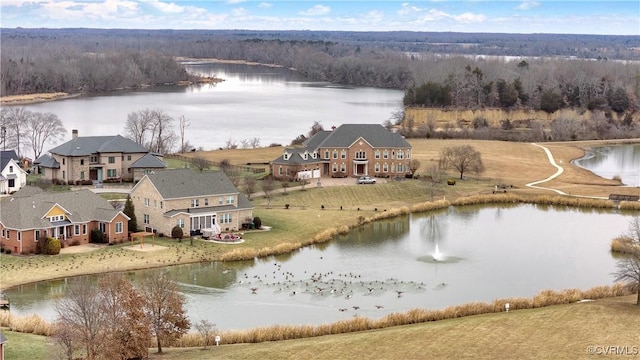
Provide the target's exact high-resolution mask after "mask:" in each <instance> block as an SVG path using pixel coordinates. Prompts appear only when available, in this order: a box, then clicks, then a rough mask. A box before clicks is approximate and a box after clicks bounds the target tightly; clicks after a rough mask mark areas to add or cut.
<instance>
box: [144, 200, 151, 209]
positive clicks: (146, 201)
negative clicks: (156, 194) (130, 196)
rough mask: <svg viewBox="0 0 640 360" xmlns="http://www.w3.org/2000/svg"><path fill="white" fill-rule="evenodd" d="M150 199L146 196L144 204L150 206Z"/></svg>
mask: <svg viewBox="0 0 640 360" xmlns="http://www.w3.org/2000/svg"><path fill="white" fill-rule="evenodd" d="M149 204H150V201H149V198H144V206H146V207H149Z"/></svg>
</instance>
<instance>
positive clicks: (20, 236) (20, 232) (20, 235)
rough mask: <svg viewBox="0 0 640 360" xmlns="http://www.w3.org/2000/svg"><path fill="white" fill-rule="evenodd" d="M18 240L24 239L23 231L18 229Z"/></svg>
mask: <svg viewBox="0 0 640 360" xmlns="http://www.w3.org/2000/svg"><path fill="white" fill-rule="evenodd" d="M18 241H22V231H18Z"/></svg>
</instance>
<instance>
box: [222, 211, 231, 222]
mask: <svg viewBox="0 0 640 360" xmlns="http://www.w3.org/2000/svg"><path fill="white" fill-rule="evenodd" d="M231 222H233V216H232V214H231V213H227V214H222V215H221V216H220V224H229V223H231Z"/></svg>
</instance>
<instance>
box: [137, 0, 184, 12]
mask: <svg viewBox="0 0 640 360" xmlns="http://www.w3.org/2000/svg"><path fill="white" fill-rule="evenodd" d="M145 2H146V3H147V4H149V5H151V6H153V7H154V8H156V9H157V10H159V11H161V12H163V13H171V14H179V13H182V12H184V11H185V8H184V7H183V6H180V5H177V4H176V3H166V2H162V1H159V0H149V1H145Z"/></svg>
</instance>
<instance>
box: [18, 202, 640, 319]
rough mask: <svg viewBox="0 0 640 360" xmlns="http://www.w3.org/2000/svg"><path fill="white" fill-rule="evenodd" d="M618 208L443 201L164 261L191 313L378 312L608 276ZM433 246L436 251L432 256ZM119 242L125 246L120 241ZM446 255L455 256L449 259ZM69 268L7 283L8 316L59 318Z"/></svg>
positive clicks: (344, 315)
mask: <svg viewBox="0 0 640 360" xmlns="http://www.w3.org/2000/svg"><path fill="white" fill-rule="evenodd" d="M629 219H630V215H628V214H626V213H621V212H618V211H606V210H592V209H582V208H557V207H548V206H536V205H513V204H508V205H505V206H500V205H492V206H484V207H482V206H471V207H464V208H456V207H450V208H448V209H442V210H439V211H435V212H429V213H423V214H414V215H411V216H401V217H398V218H395V219H388V220H384V221H380V222H376V223H370V224H366V225H364V226H362V227H361V228H359V229H357V230H354V231H352V232H351V233H349V234H347V235H344V236H339V237H338V238H337V239H336V240H334V241H331V242H327V243H323V244H318V245H316V246H312V247H308V248H304V249H301V250H300V251H296V252H294V253H292V254H287V255H278V256H275V257H268V258H264V259H256V260H254V261H245V262H233V263H202V264H194V265H184V266H175V267H170V268H164V269H155V270H145V271H136V272H128V273H127V275H128V276H129V277H130V278H131V279H133V280H134V281H139V279H140V278H141V277H142V276H144V275H145V274H146V273H148V272H150V271H164V272H168V274H169V275H170V276H171V277H172V278H173V279H175V280H176V281H178V283H179V289H180V291H181V292H183V293H184V295H185V296H186V298H187V305H186V306H187V312H188V315H189V317H190V318H191V320H192V322H198V321H199V320H201V319H207V320H209V321H211V322H213V323H215V324H217V325H218V327H219V328H220V329H225V330H226V329H243V328H252V327H257V326H267V325H273V324H322V323H327V322H334V321H337V320H342V319H348V318H351V317H353V316H366V317H369V318H380V317H382V316H384V315H386V314H389V313H392V312H398V311H406V310H409V309H412V308H442V307H445V306H450V305H455V304H462V303H467V302H473V301H492V300H494V299H496V298H502V297H520V296H523V297H530V296H533V295H535V294H536V293H538V292H539V291H541V290H544V289H567V288H583V289H584V288H590V287H593V286H596V285H607V284H611V283H612V277H611V276H610V273H612V272H613V271H615V259H614V258H613V257H612V256H611V255H610V251H609V242H610V241H611V239H612V238H614V237H615V236H618V235H620V233H621V232H622V231H624V229H626V228H627V227H628V222H629ZM436 244H437V245H438V249H439V252H440V253H441V254H442V256H443V257H442V259H441V260H440V261H428V260H427V257H429V256H431V259H432V260H433V254H434V252H435V246H436ZM123 251H124V250H123ZM450 260H453V261H450ZM72 281H74V280H73V279H64V280H55V281H50V282H42V283H37V284H31V285H25V286H20V287H16V288H14V289H10V290H8V291H7V295H8V296H9V297H10V298H11V301H12V310H11V311H12V312H13V313H15V314H16V315H20V314H30V313H38V314H40V315H42V316H43V317H45V318H48V319H53V318H55V313H54V312H53V310H52V302H53V300H54V299H55V298H57V297H58V296H63V295H62V294H63V293H64V289H65V286H67V285H68V283H70V282H72Z"/></svg>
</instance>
